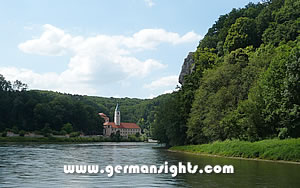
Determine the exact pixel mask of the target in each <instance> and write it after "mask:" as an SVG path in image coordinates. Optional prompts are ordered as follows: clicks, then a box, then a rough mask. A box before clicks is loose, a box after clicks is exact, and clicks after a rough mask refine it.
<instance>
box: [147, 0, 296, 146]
mask: <svg viewBox="0 0 300 188" xmlns="http://www.w3.org/2000/svg"><path fill="white" fill-rule="evenodd" d="M299 32H300V1H299V0H270V1H265V2H263V3H258V4H253V3H250V4H248V5H247V6H246V7H245V8H240V9H233V10H232V11H231V12H230V13H228V14H226V15H222V16H220V17H219V19H218V20H217V21H216V22H215V24H213V26H212V27H211V28H210V29H209V30H208V32H207V34H206V35H205V37H204V38H203V39H202V40H201V41H200V43H199V46H198V47H197V50H196V51H195V52H194V53H193V57H192V58H193V62H194V63H193V65H191V67H190V70H191V71H190V72H192V73H191V74H189V75H186V76H185V77H184V84H183V85H182V86H181V88H180V89H179V91H178V92H175V93H173V94H172V95H171V96H169V97H168V98H165V100H164V101H163V102H162V105H161V106H160V108H158V110H157V111H156V119H155V121H154V122H153V124H152V128H153V134H154V136H155V137H156V138H157V139H158V140H160V141H161V142H163V143H167V144H168V145H183V144H202V143H209V142H212V141H216V140H221V141H222V140H226V139H240V140H247V141H256V140H262V139H266V138H274V137H279V138H281V139H284V138H289V137H300V41H299V40H300V37H299Z"/></svg>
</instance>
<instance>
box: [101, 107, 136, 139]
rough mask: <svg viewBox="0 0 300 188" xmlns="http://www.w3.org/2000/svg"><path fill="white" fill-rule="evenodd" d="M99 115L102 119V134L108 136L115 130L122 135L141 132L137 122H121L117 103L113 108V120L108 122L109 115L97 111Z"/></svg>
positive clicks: (126, 135)
mask: <svg viewBox="0 0 300 188" xmlns="http://www.w3.org/2000/svg"><path fill="white" fill-rule="evenodd" d="M99 115H100V116H101V117H102V118H103V119H104V123H103V135H104V136H110V135H111V134H113V133H114V134H116V133H117V131H119V132H120V135H121V136H123V137H128V135H135V134H136V133H139V134H141V128H140V127H139V126H138V125H137V124H135V123H123V122H121V112H120V108H119V104H117V106H116V109H115V116H114V122H109V117H108V116H107V115H105V114H104V113H99Z"/></svg>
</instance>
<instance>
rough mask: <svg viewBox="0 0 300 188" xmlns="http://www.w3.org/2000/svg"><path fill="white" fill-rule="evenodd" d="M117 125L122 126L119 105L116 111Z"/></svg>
mask: <svg viewBox="0 0 300 188" xmlns="http://www.w3.org/2000/svg"><path fill="white" fill-rule="evenodd" d="M115 124H116V125H120V124H121V113H120V109H119V104H118V103H117V106H116V109H115Z"/></svg>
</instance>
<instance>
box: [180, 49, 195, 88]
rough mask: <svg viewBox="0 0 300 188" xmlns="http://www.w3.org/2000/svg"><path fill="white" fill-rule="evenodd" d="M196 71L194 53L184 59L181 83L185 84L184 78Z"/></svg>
mask: <svg viewBox="0 0 300 188" xmlns="http://www.w3.org/2000/svg"><path fill="white" fill-rule="evenodd" d="M193 70H194V52H190V53H189V55H188V56H187V57H186V58H185V59H184V62H183V65H182V67H181V72H180V75H179V83H180V84H181V85H183V84H184V76H185V75H189V74H191V73H192V72H193Z"/></svg>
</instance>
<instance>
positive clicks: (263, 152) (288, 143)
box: [170, 138, 300, 162]
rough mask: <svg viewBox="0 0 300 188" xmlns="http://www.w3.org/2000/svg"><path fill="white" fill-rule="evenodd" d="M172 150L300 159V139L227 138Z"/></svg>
mask: <svg viewBox="0 0 300 188" xmlns="http://www.w3.org/2000/svg"><path fill="white" fill-rule="evenodd" d="M170 150H171V151H184V152H191V153H199V154H213V155H221V156H228V157H244V158H259V159H269V160H286V161H298V162H299V161H300V139H299V138H298V139H285V140H278V139H272V140H263V141H259V142H247V141H239V140H232V141H230V140H226V141H224V142H219V141H216V142H213V143H211V144H202V145H188V146H175V147H172V148H170Z"/></svg>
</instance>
